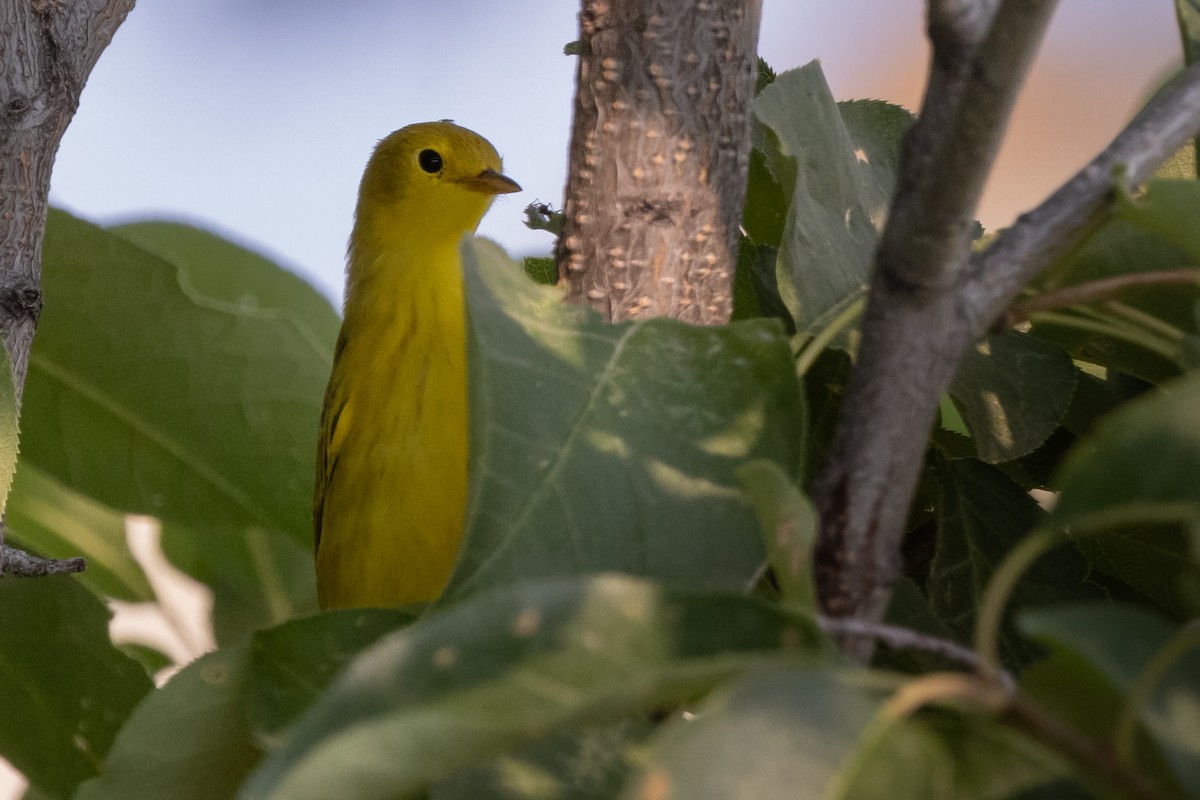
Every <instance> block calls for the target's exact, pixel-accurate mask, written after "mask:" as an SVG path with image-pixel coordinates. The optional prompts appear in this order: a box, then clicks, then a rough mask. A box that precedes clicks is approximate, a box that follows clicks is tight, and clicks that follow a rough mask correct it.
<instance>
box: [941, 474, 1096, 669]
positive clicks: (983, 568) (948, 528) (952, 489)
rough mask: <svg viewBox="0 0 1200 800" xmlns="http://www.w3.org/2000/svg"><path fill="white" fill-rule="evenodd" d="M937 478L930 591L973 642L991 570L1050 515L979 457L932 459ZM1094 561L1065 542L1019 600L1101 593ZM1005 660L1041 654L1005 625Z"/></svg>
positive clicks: (1026, 580) (1028, 580) (1021, 603)
mask: <svg viewBox="0 0 1200 800" xmlns="http://www.w3.org/2000/svg"><path fill="white" fill-rule="evenodd" d="M931 466H932V469H933V475H934V476H935V478H936V479H937V484H938V488H939V500H938V503H937V552H936V554H935V555H934V559H933V563H932V564H931V565H930V571H929V578H928V581H927V584H926V591H927V593H928V596H929V601H930V605H931V606H932V608H933V609H934V611H935V612H936V613H937V614H938V616H940V617H941V618H942V619H943V620H944V621H945V623H946V624H947V625H948V626H949V627H950V628H951V629H952V630H954V631H956V632H957V634H958V637H959V638H960V640H962V641H970V637H971V633H972V631H973V630H974V627H975V614H976V611H977V609H978V608H979V606H980V601H981V599H982V598H983V593H984V591H985V590H986V589H987V586H988V583H989V582H990V581H991V578H992V575H993V573H994V572H995V570H996V567H997V566H999V564H1000V562H1001V561H1003V560H1004V558H1005V557H1006V556H1007V555H1008V553H1009V551H1011V550H1012V548H1013V547H1014V546H1015V545H1016V544H1017V543H1018V542H1020V541H1021V540H1022V539H1024V538H1025V536H1026V535H1027V534H1028V533H1029V532H1030V531H1032V530H1033V529H1034V528H1036V527H1038V525H1039V524H1040V523H1041V522H1042V521H1043V519H1044V518H1045V514H1044V513H1043V512H1042V510H1041V509H1040V508H1039V507H1038V505H1037V503H1035V502H1034V501H1033V499H1032V498H1030V496H1029V494H1028V493H1027V492H1026V491H1024V490H1023V489H1022V488H1021V487H1020V486H1019V485H1017V484H1016V483H1014V482H1013V481H1012V480H1010V479H1009V478H1007V477H1006V476H1005V475H1004V474H1003V473H1002V472H1000V471H999V470H997V469H996V468H995V467H991V466H988V465H987V464H984V463H982V462H980V461H976V460H974V459H955V460H947V459H944V458H940V457H935V458H934V459H932V461H931ZM1086 577H1087V565H1086V564H1085V563H1084V561H1083V559H1082V558H1081V557H1080V556H1079V554H1078V553H1077V552H1075V551H1074V550H1071V549H1068V548H1059V549H1058V550H1055V551H1054V552H1053V553H1050V554H1048V555H1046V556H1044V557H1043V558H1041V559H1039V560H1038V561H1037V562H1036V563H1035V564H1034V566H1033V567H1032V568H1031V569H1030V570H1029V572H1028V573H1027V574H1026V575H1024V576H1023V578H1022V580H1021V583H1020V584H1018V588H1017V591H1016V593H1015V595H1014V598H1013V603H1014V605H1016V606H1018V607H1028V606H1035V605H1044V604H1047V603H1056V602H1062V601H1064V600H1068V599H1070V600H1075V599H1081V598H1089V597H1095V596H1096V594H1097V590H1095V589H1094V588H1092V587H1091V586H1090V585H1089V584H1088V583H1087V582H1086ZM1001 645H1002V647H1003V652H1004V656H1005V661H1006V662H1007V663H1009V664H1019V663H1022V662H1026V661H1028V660H1029V659H1030V658H1031V657H1033V656H1034V655H1035V653H1034V652H1033V651H1031V649H1030V648H1029V647H1028V644H1027V643H1026V642H1024V641H1023V640H1021V639H1020V638H1019V637H1016V636H1015V635H1014V633H1013V632H1012V631H1006V632H1004V634H1003V635H1002V637H1001Z"/></svg>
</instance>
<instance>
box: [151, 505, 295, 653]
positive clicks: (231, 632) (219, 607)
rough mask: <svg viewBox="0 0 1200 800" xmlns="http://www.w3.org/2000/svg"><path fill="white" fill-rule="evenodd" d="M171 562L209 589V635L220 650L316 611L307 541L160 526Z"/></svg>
mask: <svg viewBox="0 0 1200 800" xmlns="http://www.w3.org/2000/svg"><path fill="white" fill-rule="evenodd" d="M162 547H163V552H164V553H165V554H166V556H167V558H168V559H169V560H170V561H171V563H172V564H174V565H175V566H177V567H179V569H181V570H183V571H185V572H187V573H188V574H189V575H191V576H192V577H194V578H195V579H196V580H198V581H200V582H201V583H204V584H207V585H208V586H210V587H211V588H212V590H213V632H214V633H215V634H216V638H217V643H218V644H219V645H221V646H222V647H224V646H227V645H230V644H234V643H236V642H240V641H241V640H242V639H244V638H245V637H246V636H247V635H248V634H249V633H250V632H251V631H255V630H258V629H260V628H266V627H270V626H271V625H278V624H279V623H281V622H284V621H285V620H288V619H291V618H292V617H295V616H298V615H302V614H310V613H312V612H314V611H316V610H317V586H316V574H315V572H314V571H313V555H312V540H311V538H309V539H307V540H304V541H298V540H297V539H296V537H294V536H291V535H289V534H287V533H282V532H279V531H274V530H268V529H266V528H261V527H257V526H251V527H247V528H238V527H232V526H227V525H217V524H214V525H209V526H204V527H190V526H186V525H181V524H176V523H168V524H166V525H164V526H163V538H162Z"/></svg>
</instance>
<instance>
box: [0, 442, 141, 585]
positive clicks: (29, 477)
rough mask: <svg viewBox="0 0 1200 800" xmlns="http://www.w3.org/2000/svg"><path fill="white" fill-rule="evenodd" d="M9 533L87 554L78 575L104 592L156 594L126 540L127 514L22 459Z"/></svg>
mask: <svg viewBox="0 0 1200 800" xmlns="http://www.w3.org/2000/svg"><path fill="white" fill-rule="evenodd" d="M5 533H6V538H7V539H8V540H9V541H11V542H14V543H17V544H19V545H20V546H21V547H22V548H23V549H27V550H30V551H32V552H35V553H37V554H38V555H41V556H43V557H46V558H73V557H75V556H83V557H84V558H86V559H87V565H88V566H87V569H86V570H85V571H84V572H81V573H80V574H79V575H77V576H76V578H75V579H76V580H77V581H78V582H79V583H80V584H82V585H84V586H87V587H88V588H89V589H91V590H92V591H93V592H96V593H97V594H98V595H101V596H102V597H105V596H107V597H112V598H115V599H117V600H129V601H146V600H153V599H154V591H153V590H152V589H151V588H150V584H149V582H148V581H147V580H146V575H145V573H144V572H142V568H141V566H140V565H139V564H138V563H137V561H135V560H134V558H133V555H132V554H131V553H130V552H129V548H128V546H127V545H126V542H125V515H124V514H122V513H120V512H118V511H114V510H113V509H111V508H108V507H106V506H104V505H101V504H100V503H97V502H96V501H94V500H92V499H91V498H89V497H87V496H85V495H82V494H80V493H78V492H74V491H71V490H70V489H68V488H67V487H66V486H64V485H62V484H61V483H59V482H58V481H56V480H54V479H53V478H51V477H50V476H49V475H47V474H46V473H44V472H42V471H41V470H40V469H38V468H37V467H35V466H33V465H32V464H31V463H30V462H28V461H22V462H21V463H20V468H19V469H18V470H17V474H16V476H15V477H14V479H13V488H12V494H11V495H10V496H9V503H8V510H7V511H6V514H5Z"/></svg>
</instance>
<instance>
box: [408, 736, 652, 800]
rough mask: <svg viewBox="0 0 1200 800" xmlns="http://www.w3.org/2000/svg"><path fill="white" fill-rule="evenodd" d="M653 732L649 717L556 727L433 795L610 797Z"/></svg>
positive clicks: (471, 798)
mask: <svg viewBox="0 0 1200 800" xmlns="http://www.w3.org/2000/svg"><path fill="white" fill-rule="evenodd" d="M653 731H654V725H653V724H652V723H651V722H650V720H649V719H647V718H645V717H644V716H632V717H627V718H625V719H623V720H620V721H618V722H612V723H607V724H602V725H587V726H584V727H579V728H568V729H565V730H556V731H554V732H552V733H550V734H548V735H546V736H543V737H541V738H540V739H536V740H534V741H533V742H530V743H529V744H528V745H525V746H524V747H519V748H515V749H514V750H513V751H512V752H510V753H505V754H504V755H502V756H501V757H499V758H497V759H495V760H494V761H492V762H491V763H489V764H486V765H484V766H478V767H470V768H468V769H464V770H460V771H458V772H456V773H455V774H453V775H451V776H450V777H449V778H446V779H444V780H441V781H438V782H437V783H435V784H434V785H433V786H432V788H431V789H430V792H429V798H430V800H459V799H460V798H461V800H481V798H487V799H488V800H505V799H506V798H511V799H512V800H518V799H519V798H521V799H532V798H554V800H609V799H610V798H612V797H615V796H616V795H617V794H618V792H620V789H621V786H622V785H623V784H624V783H625V779H626V777H627V776H628V774H629V773H630V771H631V770H632V769H633V768H634V766H635V765H636V764H637V763H638V762H640V761H641V758H642V750H643V743H644V741H645V739H646V737H647V736H649V735H650V733H652V732H653Z"/></svg>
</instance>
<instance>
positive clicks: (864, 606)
mask: <svg viewBox="0 0 1200 800" xmlns="http://www.w3.org/2000/svg"><path fill="white" fill-rule="evenodd" d="M1054 6H1055V0H1004V2H1003V3H1002V4H1001V5H1000V6H999V8H998V9H997V10H996V11H995V13H994V15H992V16H991V18H990V19H991V25H990V26H989V27H988V29H987V33H986V35H983V38H982V39H981V40H979V42H978V44H977V45H976V44H975V39H974V37H978V36H980V35H981V30H982V29H981V27H980V25H979V24H975V25H966V24H965V23H963V24H957V25H953V24H950V23H948V22H945V15H946V13H947V12H946V11H945V9H946V8H948V6H947V4H946V3H937V4H931V5H930V6H929V8H930V24H931V35H935V36H936V37H937V38H936V39H935V41H934V47H935V52H934V58H933V62H932V64H931V67H930V76H929V81H928V85H927V88H926V97H925V100H924V103H923V105H922V110H921V119H919V120H918V121H917V123H916V124H915V125H914V126H913V128H912V130H911V131H910V132H909V134H908V136H907V137H906V140H905V145H904V149H903V152H902V154H901V162H900V182H899V184H898V188H897V194H896V197H895V198H894V200H893V202H892V209H891V213H890V216H889V219H888V223H887V227H886V228H885V230H884V232H883V235H882V237H881V239H880V244H879V249H878V251H877V253H876V261H875V272H874V277H873V279H872V284H871V292H870V297H869V300H868V303H867V311H866V314H865V318H864V323H863V331H862V343H861V346H860V348H859V352H858V362H857V364H856V366H855V369H854V372H853V374H852V376H851V380H850V386H849V389H848V393H847V397H846V401H845V403H844V404H843V407H842V417H841V420H840V422H839V425H838V428H837V432H836V434H835V437H834V441H833V445H832V448H831V451H830V458H829V461H828V462H827V466H826V469H825V471H824V473H823V474H822V476H821V478H820V480H819V481H818V483H817V486H816V501H817V506H818V508H819V509H820V512H821V534H820V537H819V538H818V541H817V548H816V574H817V582H818V586H819V587H820V596H821V603H822V606H823V608H824V610H825V611H826V612H827V613H828V614H829V615H830V616H853V617H859V618H862V619H874V620H878V619H882V617H883V612H884V609H885V608H886V605H887V602H888V599H889V597H890V586H891V583H892V581H894V580H895V578H896V577H897V576H898V575H899V572H900V538H901V535H902V533H903V527H904V521H905V519H906V517H907V513H908V504H909V501H910V498H911V496H912V491H913V488H914V487H915V485H916V479H917V475H918V469H919V465H920V463H921V460H922V455H923V453H924V447H925V441H926V438H927V434H928V431H929V429H930V427H931V425H932V424H933V418H934V414H935V413H936V410H937V399H938V396H939V394H940V392H941V388H942V387H943V386H944V385H945V384H946V382H948V380H949V377H950V374H952V371H953V365H954V364H955V363H957V360H958V356H959V350H958V349H951V346H949V339H950V338H951V337H950V336H949V333H950V332H951V331H953V330H955V329H956V328H957V327H958V326H959V325H960V322H959V321H958V320H957V319H956V314H957V309H956V308H955V305H954V303H953V302H952V301H953V298H954V292H955V290H956V285H955V280H956V278H957V276H958V275H959V273H961V271H962V270H963V268H964V267H965V265H966V262H967V258H968V255H969V247H970V236H971V229H972V226H973V224H974V222H973V220H974V216H975V206H976V204H977V202H978V199H979V194H980V192H981V191H982V187H983V183H984V181H985V180H986V177H987V174H988V171H989V170H990V168H991V164H992V161H993V159H994V158H995V154H996V150H997V148H998V144H999V141H1000V137H1001V135H1002V133H1003V130H1004V127H1005V125H1006V123H1007V119H1008V115H1009V112H1010V111H1011V109H1012V106H1013V104H1014V102H1015V98H1016V95H1017V92H1018V90H1019V88H1020V85H1021V83H1022V81H1023V80H1024V77H1025V73H1026V71H1027V69H1028V66H1029V64H1030V62H1031V61H1032V59H1033V54H1034V53H1035V52H1036V47H1037V44H1038V43H1039V42H1040V40H1041V35H1042V33H1043V31H1044V29H1045V26H1046V24H1048V22H1049V18H1050V13H1051V11H1052V10H1053V8H1054ZM975 13H976V14H977V15H979V17H978V18H982V17H984V16H986V15H985V13H984V10H982V9H981V10H978V11H976V12H975ZM935 25H940V26H941V27H935ZM951 34H954V35H951ZM963 37H969V38H965V39H964V38H963ZM861 645H862V648H863V649H861V650H859V651H858V652H857V653H856V655H858V656H859V657H861V658H865V657H866V656H867V654H869V652H870V647H871V643H870V642H869V641H863V642H862V643H861ZM851 649H855V648H851Z"/></svg>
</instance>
